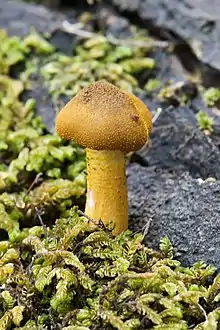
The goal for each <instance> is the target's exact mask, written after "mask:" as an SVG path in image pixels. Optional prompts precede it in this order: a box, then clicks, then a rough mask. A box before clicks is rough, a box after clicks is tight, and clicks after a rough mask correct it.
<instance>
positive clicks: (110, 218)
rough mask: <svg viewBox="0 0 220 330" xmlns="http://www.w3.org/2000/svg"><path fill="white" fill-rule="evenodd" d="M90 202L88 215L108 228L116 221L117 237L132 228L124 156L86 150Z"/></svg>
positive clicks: (119, 153)
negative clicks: (129, 225) (129, 221)
mask: <svg viewBox="0 0 220 330" xmlns="http://www.w3.org/2000/svg"><path fill="white" fill-rule="evenodd" d="M86 156H87V199H86V208H85V214H86V215H88V216H89V217H91V218H92V219H94V220H97V221H98V220H100V219H101V220H102V221H103V223H104V224H105V225H107V224H109V223H111V222H113V223H114V225H115V227H114V230H113V234H114V235H117V234H119V233H121V232H123V231H125V230H127V228H128V197H127V182H126V174H125V156H124V153H123V152H121V151H119V150H116V151H111V150H100V151H97V150H92V149H86Z"/></svg>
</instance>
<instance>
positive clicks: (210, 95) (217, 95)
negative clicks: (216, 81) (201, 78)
mask: <svg viewBox="0 0 220 330" xmlns="http://www.w3.org/2000/svg"><path fill="white" fill-rule="evenodd" d="M203 99H204V102H205V104H206V105H207V106H210V107H213V106H216V105H219V102H220V89H218V88H214V87H210V88H208V89H207V90H205V91H204V93H203Z"/></svg>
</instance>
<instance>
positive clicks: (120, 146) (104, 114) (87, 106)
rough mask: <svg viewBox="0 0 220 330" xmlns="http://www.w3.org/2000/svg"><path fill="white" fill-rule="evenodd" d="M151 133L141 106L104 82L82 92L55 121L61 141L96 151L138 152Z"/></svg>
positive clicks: (131, 97)
mask: <svg viewBox="0 0 220 330" xmlns="http://www.w3.org/2000/svg"><path fill="white" fill-rule="evenodd" d="M151 129H152V118H151V114H150V112H149V110H148V109H147V107H146V106H145V105H144V103H143V102H142V101H141V100H139V99H138V98H137V97H136V96H134V95H133V94H130V93H127V92H123V91H121V90H120V89H119V88H117V87H115V86H114V85H112V84H110V83H108V82H106V81H104V80H101V81H97V82H95V83H93V84H91V85H90V86H89V87H87V88H84V89H82V90H81V91H80V92H79V93H78V94H77V95H76V96H75V97H74V98H73V99H72V100H71V101H70V102H69V103H67V105H66V106H65V107H64V108H63V109H62V110H61V111H60V112H59V114H58V116H57V119H56V131H57V133H58V134H59V135H60V136H61V137H62V138H64V139H66V140H74V141H75V142H77V143H78V144H80V145H82V146H84V147H87V148H90V149H95V150H121V151H125V152H128V151H135V150H138V149H140V148H141V147H142V146H143V145H144V144H145V143H146V142H147V140H148V135H149V133H150V131H151Z"/></svg>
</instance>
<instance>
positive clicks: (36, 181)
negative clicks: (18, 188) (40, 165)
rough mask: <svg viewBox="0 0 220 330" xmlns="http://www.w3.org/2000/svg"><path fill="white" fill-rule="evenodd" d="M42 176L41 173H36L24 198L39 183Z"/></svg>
mask: <svg viewBox="0 0 220 330" xmlns="http://www.w3.org/2000/svg"><path fill="white" fill-rule="evenodd" d="M42 175H43V173H38V174H37V175H36V177H35V179H34V181H33V182H32V183H31V185H30V187H29V188H28V190H27V192H26V194H25V196H27V195H29V193H30V191H31V190H32V189H33V187H34V186H35V185H36V184H38V183H39V182H40V181H41V178H42Z"/></svg>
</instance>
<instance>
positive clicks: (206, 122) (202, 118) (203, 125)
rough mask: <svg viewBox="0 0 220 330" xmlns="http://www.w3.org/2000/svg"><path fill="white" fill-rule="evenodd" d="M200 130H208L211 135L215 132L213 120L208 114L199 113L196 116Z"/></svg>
mask: <svg viewBox="0 0 220 330" xmlns="http://www.w3.org/2000/svg"><path fill="white" fill-rule="evenodd" d="M196 118H197V122H198V126H199V129H201V130H202V131H204V130H207V131H209V132H210V133H212V132H213V118H212V117H210V116H209V115H208V114H207V113H205V112H202V111H199V112H198V113H197V115H196Z"/></svg>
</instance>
